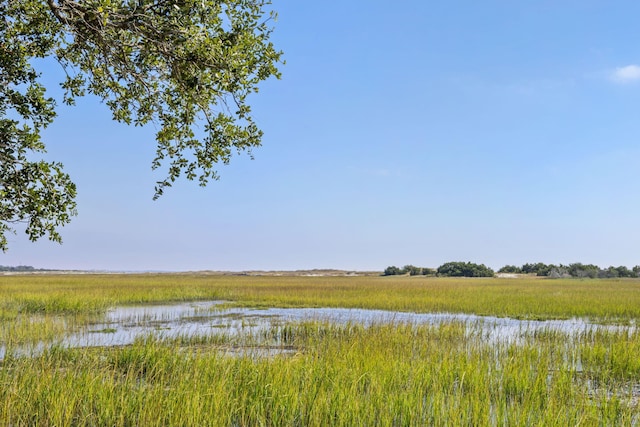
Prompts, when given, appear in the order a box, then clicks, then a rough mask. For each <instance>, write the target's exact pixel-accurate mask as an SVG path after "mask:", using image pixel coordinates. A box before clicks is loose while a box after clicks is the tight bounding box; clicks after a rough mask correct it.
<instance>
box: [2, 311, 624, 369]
mask: <svg viewBox="0 0 640 427" xmlns="http://www.w3.org/2000/svg"><path fill="white" fill-rule="evenodd" d="M222 303H223V302H222V301H201V302H190V303H180V304H164V305H154V306H138V307H117V308H114V309H112V310H110V311H108V312H107V313H106V315H105V317H104V321H103V322H101V323H98V324H93V325H90V326H89V327H87V328H86V329H83V330H81V331H79V332H75V333H70V334H69V335H68V336H66V337H64V338H63V339H62V341H61V342H58V343H57V344H58V345H61V346H63V347H94V346H120V345H127V344H131V343H132V342H133V341H134V340H135V339H136V338H138V337H144V336H148V335H150V334H151V335H155V336H157V337H160V338H174V337H181V336H187V337H192V336H203V335H211V334H215V333H224V334H227V335H239V334H247V335H250V334H255V333H258V332H260V331H264V330H267V329H268V328H271V327H274V326H279V325H283V324H286V323H291V322H301V321H308V320H316V321H326V322H333V323H338V324H345V323H358V324H363V325H372V324H381V323H411V324H429V325H438V324H442V323H447V322H462V323H464V324H466V325H468V326H472V327H473V328H472V329H474V330H476V331H477V330H478V328H480V332H481V333H482V336H483V337H484V338H485V339H486V340H488V341H492V342H515V341H518V340H520V339H522V338H524V337H526V336H529V335H531V334H534V333H536V332H548V331H551V332H562V333H566V334H570V335H577V334H580V333H584V332H589V331H594V330H596V329H599V328H606V329H624V330H632V329H633V328H632V327H621V326H603V325H597V324H593V323H589V322H588V321H585V320H583V319H571V320H548V321H535V320H517V319H510V318H499V317H492V316H477V315H470V314H451V313H406V312H391V311H384V310H365V309H347V308H266V309H252V308H224V307H222V306H221V304H222ZM42 349H43V345H42V344H40V345H38V346H35V347H33V348H30V349H28V351H27V349H23V350H22V351H20V353H22V354H25V353H27V354H36V353H39V352H41V351H42ZM4 352H5V349H4V348H0V358H3V357H4Z"/></svg>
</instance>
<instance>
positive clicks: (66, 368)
mask: <svg viewBox="0 0 640 427" xmlns="http://www.w3.org/2000/svg"><path fill="white" fill-rule="evenodd" d="M471 328H472V329H471V330H469V328H468V327H467V326H465V325H464V324H461V323H457V322H454V323H451V324H443V325H439V326H425V325H406V324H403V325H394V324H380V325H371V326H366V327H365V326H362V325H358V324H345V325H335V324H328V323H320V322H305V323H300V324H288V325H283V326H282V327H279V328H276V327H274V328H273V329H272V330H270V331H269V332H268V333H264V334H263V335H261V336H258V335H255V336H253V337H251V338H250V340H252V341H251V345H263V346H269V347H273V346H281V347H282V348H287V349H294V350H295V351H293V352H286V353H282V354H280V355H277V354H276V355H271V356H270V357H254V356H253V355H251V354H244V355H243V354H240V355H236V356H233V357H230V356H226V355H225V354H226V353H225V352H223V351H220V349H221V348H226V346H229V345H248V342H243V343H242V342H238V341H235V342H234V341H233V340H238V338H237V337H230V336H226V337H225V336H224V335H221V336H218V337H217V338H212V337H211V336H206V337H182V338H176V339H170V340H162V339H157V338H153V337H147V338H141V339H138V340H136V342H135V343H134V344H133V345H131V346H126V347H116V348H94V349H62V348H53V349H51V350H48V351H47V352H45V353H44V354H42V355H41V356H39V357H36V358H34V359H28V358H13V359H10V360H7V361H5V362H4V364H3V365H2V368H1V369H0V384H1V385H2V387H0V402H2V404H1V405H2V406H1V407H0V423H1V424H3V425H149V426H154V425H182V426H203V425H204V426H206V425H215V426H218V425H221V426H227V425H228V426H238V425H240V426H255V425H293V426H296V425H299V426H323V425H342V426H352V425H383V426H396V425H397V426H403V425H407V426H412V425H415V426H418V425H454V426H457V425H460V426H467V425H510V426H511V425H516V426H517V425H544V426H566V425H634V423H635V424H637V423H638V421H639V418H638V417H639V415H640V413H639V412H638V406H637V401H636V400H637V399H636V400H634V396H632V395H631V394H630V392H629V389H628V388H625V387H623V385H628V384H629V383H630V382H635V383H636V384H637V383H638V382H640V375H639V374H638V372H637V371H635V370H634V369H633V365H630V366H628V367H629V368H631V369H626V368H625V369H624V372H625V374H624V375H622V376H617V375H615V374H610V372H609V368H608V366H607V365H606V364H605V365H602V364H600V363H598V362H596V361H594V363H591V362H588V363H586V365H588V371H585V372H582V373H580V372H578V371H576V369H575V367H574V366H572V364H571V363H567V360H568V359H570V357H568V355H567V354H566V352H567V351H573V350H576V349H577V350H579V351H581V352H584V351H585V350H586V349H588V348H593V347H594V345H595V346H596V347H597V346H600V345H602V346H604V348H605V349H607V350H606V353H607V357H616V356H615V355H616V354H618V352H619V351H621V350H617V348H618V347H615V345H614V344H618V345H619V346H620V348H622V347H623V344H624V343H627V342H629V341H627V340H630V342H632V343H634V345H637V343H638V336H637V334H632V336H624V337H623V336H621V335H618V334H610V333H602V334H595V335H591V336H589V337H577V338H571V337H568V336H564V335H562V334H558V335H555V336H552V335H546V336H544V337H541V338H538V337H533V336H532V337H529V338H528V339H527V340H526V342H523V343H520V344H502V345H501V344H496V343H487V342H486V341H485V340H484V339H483V338H482V336H481V334H479V333H477V330H476V329H474V328H473V327H471ZM567 342H570V344H569V345H567ZM587 342H588V345H587ZM559 349H560V350H559ZM589 360H591V359H589ZM625 363H632V362H631V361H628V362H625ZM598 375H604V376H606V378H607V381H609V382H608V386H609V388H608V389H607V390H606V391H603V389H602V388H601V387H594V385H593V382H592V379H593V378H594V377H595V376H598Z"/></svg>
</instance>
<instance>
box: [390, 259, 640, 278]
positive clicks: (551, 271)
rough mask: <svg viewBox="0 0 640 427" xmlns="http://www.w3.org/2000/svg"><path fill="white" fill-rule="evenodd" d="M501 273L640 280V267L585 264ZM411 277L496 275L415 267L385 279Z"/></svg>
mask: <svg viewBox="0 0 640 427" xmlns="http://www.w3.org/2000/svg"><path fill="white" fill-rule="evenodd" d="M498 273H513V274H532V275H536V276H544V277H553V278H561V277H578V278H592V279H595V278H600V279H611V278H617V277H640V265H636V266H635V267H633V268H627V267H625V266H624V265H621V266H619V267H614V266H610V267H608V268H600V267H598V266H597V265H594V264H582V263H579V262H576V263H573V264H569V265H563V264H558V265H556V264H545V263H542V262H538V263H534V264H524V265H522V266H521V267H518V266H515V265H505V266H504V267H502V268H501V269H500V270H498ZM396 275H410V276H439V277H493V276H494V271H493V270H492V269H491V268H489V267H487V266H485V265H484V264H475V263H472V262H446V263H444V264H442V265H441V266H440V267H438V268H436V269H433V268H427V267H416V266H415V265H410V264H409V265H405V266H404V267H402V268H399V267H396V266H394V265H392V266H389V267H387V268H386V269H385V270H384V273H383V276H396Z"/></svg>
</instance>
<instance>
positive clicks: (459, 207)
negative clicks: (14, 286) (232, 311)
mask: <svg viewBox="0 0 640 427" xmlns="http://www.w3.org/2000/svg"><path fill="white" fill-rule="evenodd" d="M273 8H274V9H275V10H276V11H277V12H278V14H279V18H278V21H277V22H276V24H275V32H274V34H273V41H274V43H275V44H276V45H277V46H278V47H279V48H280V49H282V50H283V51H284V53H285V54H284V58H285V60H286V65H284V66H282V67H281V70H282V73H283V76H282V79H281V80H279V81H278V80H270V81H268V82H266V83H264V84H263V85H262V86H261V91H260V93H259V94H257V95H256V96H254V97H253V98H252V99H251V104H252V106H253V111H254V116H255V118H256V121H257V122H258V124H259V126H261V128H262V130H263V131H264V133H265V135H264V139H263V146H262V147H260V148H258V149H256V150H254V153H253V154H254V157H255V159H254V160H250V159H249V158H248V157H247V156H246V155H240V156H236V157H235V158H234V159H233V160H232V162H231V163H230V164H229V165H228V166H220V168H219V171H220V174H221V180H220V181H217V182H212V183H211V184H210V185H209V186H208V187H207V188H205V189H202V188H200V187H198V186H197V184H196V183H193V182H188V181H185V182H180V183H178V184H177V185H175V186H174V187H172V188H171V189H169V191H167V192H166V193H165V195H164V196H163V197H162V198H161V199H160V200H158V201H155V202H154V201H152V200H151V199H152V196H153V187H154V183H155V181H157V180H159V179H161V178H162V176H161V175H160V174H158V173H154V172H152V171H151V170H150V164H151V160H152V159H153V155H154V150H155V145H154V129H153V127H150V128H142V129H140V128H133V127H127V126H125V125H120V124H116V123H112V122H111V121H110V117H111V116H110V113H109V111H108V110H107V108H106V106H104V105H102V104H100V102H98V101H97V100H96V99H94V98H90V97H88V98H85V99H83V100H81V101H80V102H79V103H78V105H77V106H76V107H75V108H66V107H62V106H61V107H60V108H59V118H58V120H57V121H56V122H55V123H54V124H53V125H52V126H50V127H49V129H47V131H46V134H45V141H46V143H47V145H48V154H47V158H49V159H53V160H58V161H61V162H63V163H64V164H65V167H66V170H67V171H68V172H69V173H70V174H71V176H72V178H73V179H74V180H75V182H76V183H77V185H78V191H79V195H78V211H79V215H78V216H77V217H76V218H74V220H73V222H72V223H71V224H70V225H68V226H66V227H64V228H63V229H62V230H61V231H62V235H63V239H64V243H63V244H62V245H57V244H55V243H51V242H48V241H40V242H37V243H35V244H34V243H30V242H29V241H28V240H27V239H26V236H25V235H24V234H22V233H20V232H19V233H18V234H17V235H16V236H10V247H9V251H8V252H7V253H5V254H0V264H2V265H16V264H26V265H32V266H34V267H38V268H69V269H97V270H103V269H104V270H167V271H174V270H204V269H211V270H248V269H304V268H342V269H354V270H382V269H384V268H385V267H386V266H388V265H399V266H401V265H405V264H415V265H420V266H429V267H437V266H438V265H440V264H442V263H443V262H446V261H472V262H478V263H485V264H487V265H489V266H491V267H494V268H499V267H501V266H502V265H505V264H516V265H521V264H523V263H526V262H538V261H542V262H546V263H571V262H583V263H595V264H598V265H600V266H603V267H606V266H609V265H612V264H613V265H627V266H630V267H631V266H633V265H637V264H640V250H639V249H638V247H639V246H640V245H639V243H640V227H638V218H639V212H640V197H638V193H640V192H639V191H638V187H639V186H640V168H639V167H638V166H639V164H640V144H638V142H637V141H638V137H639V136H640V120H639V117H640V44H638V40H639V39H640V37H639V36H640V26H638V25H637V17H638V16H640V3H638V2H636V1H616V0H608V1H604V0H602V1H600V0H580V1H578V0H553V1H551V0H548V1H546V0H540V1H535V2H532V1H507V0H503V1H498V0H489V1H482V2H478V1H470V0H469V1H467V0H464V1H463V0H454V1H447V2H443V1H441V2H435V1H424V0H407V1H403V2H388V1H385V2H383V1H368V2H366V3H365V2H344V1H334V0H330V1H325V2H300V1H292V0H289V1H284V0H274V4H273ZM45 70H46V71H47V72H49V73H50V74H47V76H46V78H47V81H49V79H55V78H56V77H57V75H56V73H57V71H56V70H55V69H54V68H48V67H47V68H46V69H45ZM52 81H53V80H52Z"/></svg>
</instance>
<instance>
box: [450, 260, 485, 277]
mask: <svg viewBox="0 0 640 427" xmlns="http://www.w3.org/2000/svg"><path fill="white" fill-rule="evenodd" d="M493 275H494V272H493V270H492V269H490V268H489V267H487V266H486V265H484V264H475V263H472V262H447V263H444V264H442V265H441V266H440V267H438V276H446V277H493Z"/></svg>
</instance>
